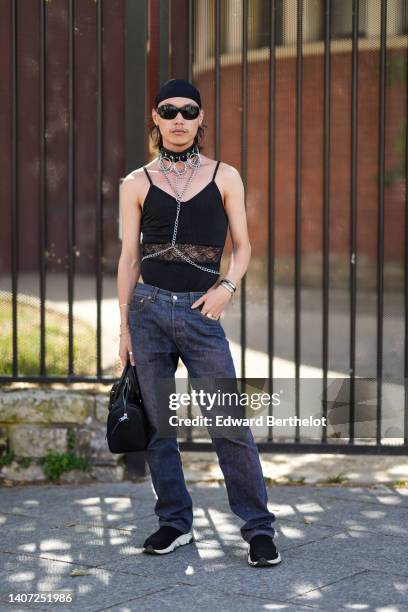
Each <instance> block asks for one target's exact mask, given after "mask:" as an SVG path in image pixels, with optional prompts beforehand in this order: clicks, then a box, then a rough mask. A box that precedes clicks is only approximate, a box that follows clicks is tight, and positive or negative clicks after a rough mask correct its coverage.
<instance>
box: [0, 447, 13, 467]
mask: <svg viewBox="0 0 408 612" xmlns="http://www.w3.org/2000/svg"><path fill="white" fill-rule="evenodd" d="M14 459H15V454H14V452H13V451H7V452H5V453H3V454H2V455H1V456H0V467H3V466H5V465H10V464H11V463H13V461H14Z"/></svg>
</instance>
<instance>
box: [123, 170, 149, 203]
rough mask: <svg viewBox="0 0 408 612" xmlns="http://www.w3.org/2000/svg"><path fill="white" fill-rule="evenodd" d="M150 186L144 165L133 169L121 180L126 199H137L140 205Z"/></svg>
mask: <svg viewBox="0 0 408 612" xmlns="http://www.w3.org/2000/svg"><path fill="white" fill-rule="evenodd" d="M148 187H149V182H148V180H147V177H146V174H145V172H144V170H143V167H141V168H136V170H132V172H129V174H127V175H126V176H125V177H123V178H122V179H121V180H120V191H121V194H122V195H123V197H124V198H125V199H128V198H129V199H131V200H132V201H133V202H134V201H136V202H137V203H138V204H139V205H140V203H141V202H143V200H144V198H145V195H146V191H147V189H148Z"/></svg>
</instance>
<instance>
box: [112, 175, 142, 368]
mask: <svg viewBox="0 0 408 612" xmlns="http://www.w3.org/2000/svg"><path fill="white" fill-rule="evenodd" d="M138 187H139V181H138V180H137V179H134V178H133V177H126V178H125V179H124V180H123V182H122V183H121V185H120V188H119V207H120V213H121V218H122V250H121V254H120V257H119V263H118V274H117V291H118V300H119V308H120V331H121V334H123V335H122V336H121V347H120V358H121V361H122V366H124V365H125V363H126V359H127V352H126V355H125V350H126V349H127V348H130V335H129V333H128V332H129V327H128V320H127V319H128V310H129V306H124V304H128V303H129V302H130V300H131V297H132V292H133V289H134V286H135V284H136V283H137V281H138V280H139V277H140V245H139V243H140V220H141V208H140V205H139V190H138ZM126 342H128V345H127V344H126ZM130 357H131V362H132V364H133V365H134V360H133V359H132V358H133V355H130Z"/></svg>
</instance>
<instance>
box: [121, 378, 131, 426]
mask: <svg viewBox="0 0 408 612" xmlns="http://www.w3.org/2000/svg"><path fill="white" fill-rule="evenodd" d="M129 388H130V381H129V376H126V378H125V384H124V386H123V389H122V399H123V406H124V410H123V416H121V417H120V419H119V423H121V422H122V421H126V420H129V417H128V415H127V397H128V393H129Z"/></svg>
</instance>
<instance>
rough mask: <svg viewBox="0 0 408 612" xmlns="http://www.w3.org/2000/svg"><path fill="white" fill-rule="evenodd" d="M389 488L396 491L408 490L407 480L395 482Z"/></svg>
mask: <svg viewBox="0 0 408 612" xmlns="http://www.w3.org/2000/svg"><path fill="white" fill-rule="evenodd" d="M391 487H394V488H396V489H407V488H408V480H395V481H394V482H392V483H391Z"/></svg>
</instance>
